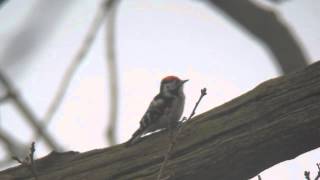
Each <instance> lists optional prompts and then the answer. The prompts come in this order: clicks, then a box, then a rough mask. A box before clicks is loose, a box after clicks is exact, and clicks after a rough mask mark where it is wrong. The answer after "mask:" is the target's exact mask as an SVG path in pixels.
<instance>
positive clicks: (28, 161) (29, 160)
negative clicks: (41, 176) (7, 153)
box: [12, 142, 38, 180]
mask: <svg viewBox="0 0 320 180" xmlns="http://www.w3.org/2000/svg"><path fill="white" fill-rule="evenodd" d="M34 152H35V143H34V142H32V143H31V147H30V154H29V155H28V156H26V157H25V158H24V160H20V159H19V158H18V157H17V156H12V159H13V160H15V161H17V162H18V163H19V164H21V165H22V166H26V167H27V168H28V169H29V171H30V172H31V174H32V176H33V177H34V178H35V180H38V176H37V173H36V170H35V166H34Z"/></svg>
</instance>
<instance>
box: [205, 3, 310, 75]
mask: <svg viewBox="0 0 320 180" xmlns="http://www.w3.org/2000/svg"><path fill="white" fill-rule="evenodd" d="M207 3H208V4H209V5H211V6H214V7H218V8H219V9H221V10H222V11H223V12H224V13H225V14H226V15H228V16H229V17H230V18H231V19H232V20H234V21H235V22H236V23H238V24H239V25H240V26H242V27H243V28H244V29H245V30H247V31H248V32H249V33H250V34H252V35H253V36H254V37H256V38H257V39H258V40H260V41H261V42H262V43H263V44H265V45H266V46H267V47H268V48H269V50H270V51H271V53H272V54H273V56H274V58H275V59H274V60H275V61H276V62H277V63H278V64H279V66H280V68H281V70H282V72H283V73H290V72H293V71H295V70H297V69H301V68H303V67H305V66H307V64H308V61H307V59H306V55H305V54H304V52H303V50H302V48H301V47H300V46H299V45H298V42H297V40H296V38H295V37H294V36H293V34H292V32H291V31H290V30H289V28H288V27H287V26H286V25H285V24H284V22H282V21H281V20H280V18H279V17H278V16H277V14H276V12H274V11H273V10H272V9H269V8H266V7H263V6H261V5H257V4H256V3H254V2H252V1H248V0H237V1H225V0H207Z"/></svg>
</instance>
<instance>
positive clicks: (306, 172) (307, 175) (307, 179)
mask: <svg viewBox="0 0 320 180" xmlns="http://www.w3.org/2000/svg"><path fill="white" fill-rule="evenodd" d="M304 177H305V178H306V180H311V178H310V171H305V172H304Z"/></svg>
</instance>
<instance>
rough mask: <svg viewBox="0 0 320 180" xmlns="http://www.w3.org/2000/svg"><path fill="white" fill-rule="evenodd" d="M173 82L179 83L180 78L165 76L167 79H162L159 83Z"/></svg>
mask: <svg viewBox="0 0 320 180" xmlns="http://www.w3.org/2000/svg"><path fill="white" fill-rule="evenodd" d="M174 80H179V81H180V78H178V77H177V76H167V77H165V78H163V79H162V81H161V82H170V81H174Z"/></svg>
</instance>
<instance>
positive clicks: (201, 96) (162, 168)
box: [157, 88, 207, 180]
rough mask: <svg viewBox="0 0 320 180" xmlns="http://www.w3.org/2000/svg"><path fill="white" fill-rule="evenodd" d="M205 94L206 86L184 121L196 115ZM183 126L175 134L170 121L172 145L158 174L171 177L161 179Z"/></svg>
mask: <svg viewBox="0 0 320 180" xmlns="http://www.w3.org/2000/svg"><path fill="white" fill-rule="evenodd" d="M205 95H207V89H206V88H203V89H201V95H200V97H199V99H198V101H197V102H196V105H195V106H194V108H193V110H192V112H191V114H190V116H189V118H188V119H187V118H186V117H183V119H182V122H185V121H189V120H190V119H191V118H192V117H193V116H194V115H195V111H196V109H197V107H198V105H199V103H200V101H201V100H202V98H203V97H204V96H205ZM182 128H183V124H182V125H181V126H180V127H179V130H178V132H177V134H176V135H175V136H173V129H172V127H171V125H170V123H169V131H170V132H169V137H170V145H169V148H168V151H167V153H166V154H165V156H164V160H163V161H162V164H161V167H160V170H159V174H158V178H157V180H165V179H169V178H170V177H169V176H167V177H165V178H162V179H161V176H162V174H163V170H164V167H165V165H166V164H167V162H168V160H169V158H170V156H171V152H172V150H173V147H174V146H175V144H176V140H177V137H178V135H179V134H180V133H181V132H182Z"/></svg>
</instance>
